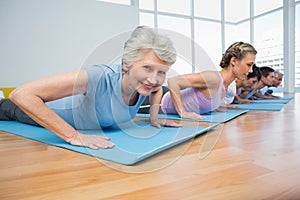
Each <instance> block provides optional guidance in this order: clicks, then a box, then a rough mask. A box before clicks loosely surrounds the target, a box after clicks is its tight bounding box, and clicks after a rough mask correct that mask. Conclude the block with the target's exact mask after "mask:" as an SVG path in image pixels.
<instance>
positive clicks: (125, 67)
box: [122, 61, 130, 72]
mask: <svg viewBox="0 0 300 200" xmlns="http://www.w3.org/2000/svg"><path fill="white" fill-rule="evenodd" d="M122 68H123V71H124V72H128V71H129V68H130V67H129V66H128V64H127V63H126V62H125V61H124V62H123V66H122Z"/></svg>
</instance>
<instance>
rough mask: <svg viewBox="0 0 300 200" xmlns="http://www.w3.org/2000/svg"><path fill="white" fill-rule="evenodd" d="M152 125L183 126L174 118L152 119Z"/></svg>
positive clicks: (159, 126) (158, 126)
mask: <svg viewBox="0 0 300 200" xmlns="http://www.w3.org/2000/svg"><path fill="white" fill-rule="evenodd" d="M150 122H151V125H152V126H154V127H157V128H161V127H162V126H170V127H181V126H182V125H181V123H180V122H176V121H174V120H167V119H157V118H156V119H150Z"/></svg>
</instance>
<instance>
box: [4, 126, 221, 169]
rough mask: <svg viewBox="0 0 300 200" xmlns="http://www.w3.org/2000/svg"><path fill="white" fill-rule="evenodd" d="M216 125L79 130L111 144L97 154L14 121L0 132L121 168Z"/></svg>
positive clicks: (38, 128)
mask: <svg viewBox="0 0 300 200" xmlns="http://www.w3.org/2000/svg"><path fill="white" fill-rule="evenodd" d="M217 125H218V124H212V125H211V126H209V127H201V126H183V127H179V128H174V127H162V128H160V129H158V128H156V127H153V126H151V125H150V124H149V123H147V122H130V123H126V124H122V125H119V126H118V127H117V126H115V127H111V128H108V129H105V130H81V131H80V132H82V133H86V134H96V135H105V136H108V137H109V138H110V140H111V141H112V142H113V143H114V144H115V146H114V147H113V148H111V149H98V150H93V149H90V148H85V147H79V146H73V145H70V144H69V143H67V142H65V141H64V140H62V139H61V138H59V137H58V136H56V135H55V134H53V133H51V132H50V131H49V130H47V129H45V128H42V127H36V126H31V125H27V124H22V123H19V122H15V121H0V130H2V131H5V132H8V133H12V134H15V135H19V136H22V137H25V138H30V139H33V140H37V141H39V142H43V143H46V144H49V145H53V146H58V147H62V148H66V149H69V150H72V151H76V152H79V153H83V154H87V155H90V156H94V157H97V158H101V159H105V160H109V161H113V162H116V163H120V164H124V165H133V164H135V163H137V162H139V161H141V160H143V159H145V158H148V157H150V156H152V155H154V154H156V153H158V152H160V151H163V150H165V149H168V148H170V147H173V146H175V145H177V144H179V143H182V142H184V141H187V140H189V139H192V138H194V137H195V136H197V135H200V134H203V133H206V132H207V131H209V130H211V129H213V128H214V127H216V126H217Z"/></svg>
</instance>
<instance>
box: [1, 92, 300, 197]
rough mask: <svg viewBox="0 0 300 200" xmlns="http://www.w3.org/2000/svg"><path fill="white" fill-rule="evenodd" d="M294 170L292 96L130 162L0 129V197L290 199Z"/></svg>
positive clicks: (296, 124) (297, 188) (299, 127)
mask: <svg viewBox="0 0 300 200" xmlns="http://www.w3.org/2000/svg"><path fill="white" fill-rule="evenodd" d="M185 123H186V124H188V125H192V124H193V123H190V122H185ZM194 125H197V123H194ZM299 169H300V94H295V98H294V99H293V100H292V101H290V102H289V103H288V104H287V105H285V106H284V108H283V109H282V110H281V111H249V112H247V113H246V114H244V115H241V116H239V117H237V118H235V119H233V120H231V121H229V122H227V123H224V124H221V125H220V126H218V127H217V128H215V129H214V130H211V131H209V132H208V133H207V134H204V135H201V136H199V137H197V138H194V139H193V140H191V141H188V142H185V143H183V144H180V145H178V146H175V147H173V148H171V149H168V150H166V151H164V152H162V153H159V154H157V155H154V156H152V157H150V158H148V159H146V160H144V161H142V162H139V163H137V164H136V165H133V166H124V165H120V164H116V163H112V162H109V161H105V160H100V159H97V158H94V157H91V156H88V155H83V154H80V153H76V152H73V151H69V150H66V149H63V148H59V147H53V146H49V145H46V144H42V143H40V142H37V141H33V140H29V139H25V138H23V137H19V136H15V135H12V134H9V133H5V132H0V199H1V200H2V199H5V200H10V199H22V200H23V199H30V200H32V199H51V200H53V199H151V200H152V199H159V200H160V199H172V200H173V199H188V200H189V199H197V200H198V199H209V200H210V199H222V200H223V199H226V200H227V199H230V200H235V199H238V200H240V199H251V200H252V199H270V200H273V199H283V200H285V199H286V200H293V199H295V200H296V199H300V173H299Z"/></svg>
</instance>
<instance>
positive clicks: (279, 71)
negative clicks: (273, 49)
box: [274, 70, 283, 78]
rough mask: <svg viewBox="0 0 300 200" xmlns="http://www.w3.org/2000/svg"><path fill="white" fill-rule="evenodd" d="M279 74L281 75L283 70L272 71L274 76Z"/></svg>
mask: <svg viewBox="0 0 300 200" xmlns="http://www.w3.org/2000/svg"><path fill="white" fill-rule="evenodd" d="M279 75H282V76H283V72H282V71H281V70H275V71H274V77H275V78H277V77H278V76H279Z"/></svg>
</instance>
